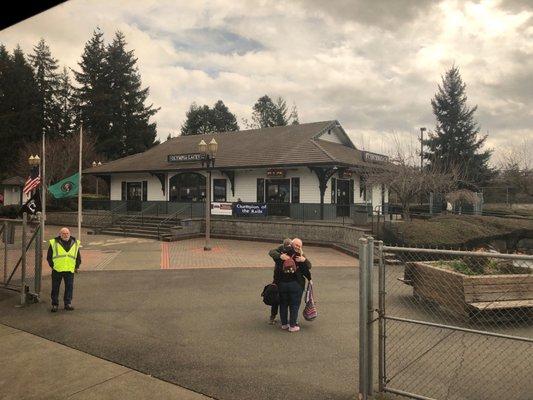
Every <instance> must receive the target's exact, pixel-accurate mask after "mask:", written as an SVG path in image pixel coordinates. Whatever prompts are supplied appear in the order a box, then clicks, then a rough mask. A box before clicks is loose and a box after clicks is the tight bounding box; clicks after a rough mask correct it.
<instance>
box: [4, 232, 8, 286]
mask: <svg viewBox="0 0 533 400" xmlns="http://www.w3.org/2000/svg"><path fill="white" fill-rule="evenodd" d="M7 227H8V225H7V221H4V285H6V284H7Z"/></svg>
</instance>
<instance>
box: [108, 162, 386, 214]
mask: <svg viewBox="0 0 533 400" xmlns="http://www.w3.org/2000/svg"><path fill="white" fill-rule="evenodd" d="M200 173H201V174H203V175H204V176H205V175H206V173H205V172H200ZM176 174H177V173H174V172H172V173H167V176H166V193H165V194H163V192H162V190H161V183H160V182H159V179H158V178H157V177H155V176H152V175H150V174H148V173H144V174H114V175H112V176H111V188H110V192H111V200H121V192H122V182H123V181H125V182H142V181H147V182H148V201H168V199H169V190H168V189H169V181H170V178H172V177H173V176H174V175H176ZM293 177H298V178H300V203H307V204H309V203H316V204H318V203H320V191H319V187H318V177H317V176H316V174H315V173H314V172H312V171H311V170H310V169H309V168H289V169H287V172H286V175H285V179H290V178H293ZM333 177H334V178H337V179H338V178H339V176H338V174H335V175H334V176H333ZM257 178H264V179H268V177H267V169H266V168H262V169H250V170H236V171H235V195H233V194H232V191H231V183H230V180H229V178H228V177H227V176H226V175H224V174H222V173H221V172H220V171H217V170H214V171H213V172H212V173H211V188H213V180H214V179H226V200H227V201H228V202H236V201H237V200H238V199H239V198H240V199H241V200H242V201H243V202H256V201H257ZM351 179H353V181H354V203H364V202H365V199H364V196H361V195H360V177H359V175H356V174H353V175H352V177H351ZM367 191H369V193H368V194H367V199H368V201H372V204H373V205H374V206H376V205H379V204H381V187H380V186H379V185H376V186H374V187H373V188H370V187H369V188H367ZM385 199H386V202H388V193H387V191H386V193H385ZM324 203H325V204H330V203H331V179H330V180H329V181H328V183H327V187H326V191H325V194H324Z"/></svg>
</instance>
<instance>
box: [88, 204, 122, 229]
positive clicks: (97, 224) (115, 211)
mask: <svg viewBox="0 0 533 400" xmlns="http://www.w3.org/2000/svg"><path fill="white" fill-rule="evenodd" d="M126 207H127V203H121V204H119V205H118V206H116V207H115V208H112V209H111V210H109V213H110V215H111V223H110V224H104V225H102V226H100V224H101V223H102V222H103V221H105V220H107V217H108V215H104V216H102V217H100V218H98V219H97V220H96V221H95V222H94V226H95V227H96V229H99V227H101V228H105V227H106V226H111V225H113V223H114V221H113V215H114V214H116V213H117V212H118V211H119V210H121V209H123V208H126Z"/></svg>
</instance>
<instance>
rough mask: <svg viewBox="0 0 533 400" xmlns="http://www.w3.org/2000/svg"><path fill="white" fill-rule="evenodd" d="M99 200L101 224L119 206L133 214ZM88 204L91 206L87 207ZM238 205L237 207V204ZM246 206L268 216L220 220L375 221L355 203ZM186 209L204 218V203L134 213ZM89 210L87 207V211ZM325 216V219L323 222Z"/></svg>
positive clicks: (154, 205)
mask: <svg viewBox="0 0 533 400" xmlns="http://www.w3.org/2000/svg"><path fill="white" fill-rule="evenodd" d="M97 203H98V201H97V200H91V202H90V207H91V208H88V209H104V208H107V209H109V211H107V212H106V215H104V216H103V217H102V218H101V219H100V220H105V218H106V216H107V215H109V213H115V212H116V209H117V207H118V206H122V207H123V208H122V210H123V211H124V214H130V213H132V211H131V210H130V211H128V210H127V204H128V202H127V201H121V200H112V201H109V200H106V201H103V203H105V204H104V205H102V206H101V207H100V206H98V205H97ZM88 204H89V203H88ZM234 204H235V203H234ZM245 204H266V214H260V215H237V214H236V213H233V215H231V216H219V215H216V217H217V218H218V217H221V218H243V219H250V218H262V219H273V220H276V219H280V218H281V219H290V220H293V221H300V222H316V221H327V222H337V223H342V224H344V225H347V224H348V225H350V224H356V225H365V224H370V221H371V218H372V214H373V211H372V205H371V204H370V203H352V204H323V205H321V204H320V203H251V202H246V203H245ZM183 207H187V208H188V209H189V210H190V217H191V218H204V217H205V203H203V202H192V203H191V202H187V203H185V202H183V203H182V202H171V201H143V202H141V203H140V207H139V210H138V211H134V212H135V213H139V212H143V213H144V214H145V215H147V216H148V215H154V216H162V215H166V216H169V215H173V214H175V213H176V212H178V211H179V210H180V209H182V208H183ZM85 209H86V208H85V207H84V210H85ZM321 215H323V219H321Z"/></svg>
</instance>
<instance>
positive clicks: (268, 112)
mask: <svg viewBox="0 0 533 400" xmlns="http://www.w3.org/2000/svg"><path fill="white" fill-rule="evenodd" d="M252 121H253V124H254V126H255V127H256V128H268V127H271V126H278V125H277V122H278V121H279V118H278V109H277V107H276V104H274V102H273V101H272V99H271V98H270V97H268V96H267V95H266V94H265V95H264V96H263V97H260V98H259V99H258V100H257V101H256V103H255V104H254V106H253V112H252Z"/></svg>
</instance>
